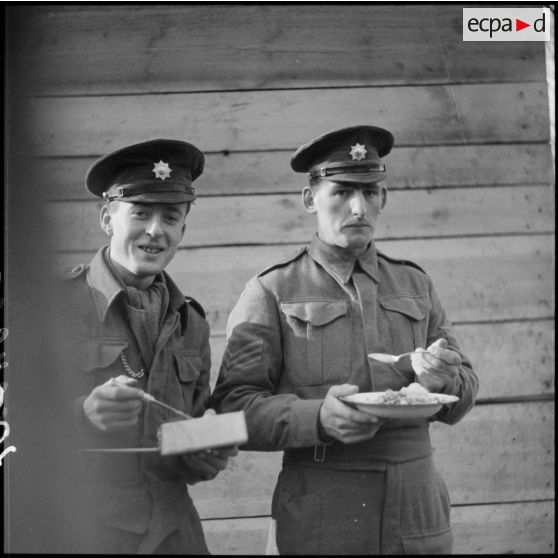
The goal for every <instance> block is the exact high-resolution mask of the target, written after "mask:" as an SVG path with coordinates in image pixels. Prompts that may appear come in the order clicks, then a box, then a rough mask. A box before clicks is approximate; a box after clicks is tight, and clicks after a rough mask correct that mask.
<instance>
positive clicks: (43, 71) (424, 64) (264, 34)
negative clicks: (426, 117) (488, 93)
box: [8, 3, 544, 94]
mask: <svg viewBox="0 0 558 558" xmlns="http://www.w3.org/2000/svg"><path fill="white" fill-rule="evenodd" d="M10 16H11V18H12V20H11V22H10V25H9V26H8V29H9V30H10V29H14V30H16V29H17V35H16V36H15V37H14V40H16V39H18V42H17V43H16V45H17V47H18V49H17V50H16V54H19V57H18V61H19V62H20V63H23V67H25V70H26V76H27V79H28V83H29V85H32V86H35V87H37V88H39V87H42V88H47V87H48V88H49V89H50V90H51V91H52V92H63V93H66V94H67V93H89V94H91V93H96V92H111V93H120V92H123V91H126V92H145V91H157V90H160V91H176V90H181V91H187V90H215V89H253V88H258V89H259V88H277V87H282V88H285V87H308V86H336V85H338V84H339V83H343V84H346V85H369V84H386V83H387V84H390V83H401V84H409V83H424V82H432V81H437V82H447V83H451V82H464V81H513V80H517V81H540V80H542V79H544V45H542V44H540V43H528V42H516V43H507V44H505V45H504V44H502V43H499V42H490V43H486V42H463V40H462V10H461V6H439V5H438V6H432V5H431V6H428V5H426V6H417V5H415V6H413V5H406V6H381V5H380V6H378V5H358V4H357V5H352V6H351V8H350V9H347V8H346V7H345V6H342V5H335V4H329V3H327V4H324V5H320V7H319V9H316V7H315V6H312V5H304V4H295V5H289V6H281V5H265V6H263V5H258V4H250V5H238V4H236V5H234V6H231V5H227V6H224V5H212V6H199V5H193V6H192V5H190V6H184V5H176V4H174V5H172V6H139V5H138V6H135V7H134V9H133V10H130V9H129V8H127V7H121V6H110V5H109V6H103V8H99V7H95V6H80V7H79V8H76V7H63V6H49V7H48V8H45V9H41V8H37V7H34V8H33V11H32V12H29V10H25V9H23V10H22V9H19V10H14V9H13V8H12V9H10V8H8V17H10Z"/></svg>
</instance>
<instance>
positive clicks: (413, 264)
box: [376, 250, 427, 275]
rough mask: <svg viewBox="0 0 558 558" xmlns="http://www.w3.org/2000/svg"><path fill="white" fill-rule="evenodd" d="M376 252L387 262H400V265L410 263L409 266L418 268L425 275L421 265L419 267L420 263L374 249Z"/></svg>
mask: <svg viewBox="0 0 558 558" xmlns="http://www.w3.org/2000/svg"><path fill="white" fill-rule="evenodd" d="M376 254H377V255H378V257H380V258H383V259H384V260H387V261H388V262H391V263H395V264H402V265H410V266H411V267H414V268H415V269H418V270H419V271H422V272H423V273H424V274H425V275H427V273H426V271H424V269H422V267H420V265H418V264H416V263H415V262H412V261H410V260H398V259H395V258H390V257H389V256H386V255H385V254H384V253H383V252H380V251H379V250H376Z"/></svg>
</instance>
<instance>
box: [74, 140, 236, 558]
mask: <svg viewBox="0 0 558 558" xmlns="http://www.w3.org/2000/svg"><path fill="white" fill-rule="evenodd" d="M203 167H204V155H203V153H202V152H201V151H200V150H199V149H197V148H196V147H195V146H193V145H191V144H189V143H186V142H184V141H178V140H167V139H156V140H152V141H147V142H142V143H139V144H135V145H131V146H129V147H126V148H124V149H120V150H118V151H115V152H113V153H110V154H109V155H106V156H105V157H102V158H101V159H99V160H98V161H97V162H96V163H95V164H94V165H93V166H92V167H91V169H90V170H89V172H88V174H87V177H86V186H87V189H88V190H89V191H90V192H91V193H92V194H94V195H96V196H98V197H99V198H101V199H104V201H105V204H104V206H103V207H102V209H101V215H100V220H101V227H102V229H103V231H104V232H105V234H106V235H107V237H108V239H109V245H108V246H105V247H103V248H101V249H100V250H99V251H98V252H97V254H96V255H95V257H94V258H93V259H92V261H91V262H90V263H89V264H88V265H79V266H75V267H73V268H71V269H68V270H67V272H66V274H65V276H64V281H63V290H64V292H63V296H64V305H65V309H66V311H65V312H64V316H65V317H66V318H67V320H68V323H67V324H65V326H66V327H67V328H68V329H69V332H68V335H70V338H71V340H72V341H71V345H70V347H71V348H72V349H73V350H72V353H73V355H74V356H73V360H72V362H73V363H74V365H73V367H72V369H70V373H69V374H68V379H69V381H71V382H72V385H73V386H74V391H73V393H74V394H75V395H76V399H75V405H74V413H75V422H76V425H77V427H78V429H77V430H78V432H77V437H78V439H79V441H80V443H81V445H82V447H84V448H86V449H87V451H83V452H80V455H81V457H82V458H83V466H82V477H83V479H85V482H86V483H87V490H88V493H89V494H90V497H89V499H88V501H87V504H86V505H88V506H90V505H91V506H92V505H93V502H94V503H95V505H94V507H95V512H96V514H95V515H96V517H95V520H94V522H93V524H92V525H91V526H90V529H91V531H90V533H87V535H89V536H87V537H86V535H85V534H84V537H86V540H87V541H89V543H88V544H91V546H90V547H88V548H86V549H85V550H84V551H85V552H88V553H89V552H93V553H103V554H105V553H106V554H120V553H124V554H130V553H132V554H133V553H144V554H145V553H163V554H207V553H208V550H207V547H206V543H205V540H204V535H203V532H202V528H201V522H200V519H199V517H198V514H197V512H196V509H195V508H194V505H193V503H192V500H191V499H190V497H189V495H188V489H187V484H193V483H195V482H198V481H203V480H208V479H212V478H214V477H215V476H216V475H217V474H218V473H219V471H221V470H223V469H224V468H225V467H226V465H227V461H228V457H229V456H231V455H234V454H235V453H236V451H237V450H236V448H225V449H221V450H212V451H211V452H198V453H189V454H181V455H172V456H161V455H160V454H159V453H158V452H157V451H152V450H153V449H155V450H156V449H157V446H158V428H159V427H160V426H161V424H162V423H164V422H169V421H172V420H176V416H173V414H172V413H171V412H170V411H168V410H167V409H166V408H161V406H155V405H149V404H146V403H144V401H143V400H142V395H143V394H144V392H147V393H149V394H150V395H152V396H153V397H154V398H155V399H158V400H159V401H161V402H164V403H165V404H167V405H170V406H171V407H174V408H175V409H177V410H178V411H180V412H182V413H186V414H189V415H192V416H194V417H198V416H201V415H203V414H204V412H205V411H206V407H207V403H208V400H209V396H210V388H209V372H210V347H209V341H208V339H209V325H208V323H207V321H206V320H205V314H204V311H203V309H202V307H201V306H200V305H199V304H198V303H197V302H196V301H195V300H193V299H191V298H185V297H184V295H183V294H182V293H181V292H180V290H179V289H178V287H177V286H176V285H175V283H174V282H173V281H172V279H171V278H170V277H169V276H168V275H167V273H166V272H165V271H164V269H165V267H166V266H167V265H168V264H169V262H170V261H171V260H172V259H173V257H174V255H175V254H176V251H177V249H178V245H179V243H180V241H181V239H182V237H183V235H184V231H185V229H186V217H187V215H188V212H189V211H190V207H191V204H192V202H193V201H194V199H195V190H194V188H193V186H192V182H193V181H194V180H196V178H198V177H199V176H200V174H201V173H202V171H203ZM115 379H116V381H115ZM209 412H210V413H213V412H214V411H212V410H210V411H209ZM84 540H85V538H84Z"/></svg>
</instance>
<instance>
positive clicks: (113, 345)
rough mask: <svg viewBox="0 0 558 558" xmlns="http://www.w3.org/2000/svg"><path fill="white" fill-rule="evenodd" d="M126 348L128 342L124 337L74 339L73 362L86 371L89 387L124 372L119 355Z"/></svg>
mask: <svg viewBox="0 0 558 558" xmlns="http://www.w3.org/2000/svg"><path fill="white" fill-rule="evenodd" d="M127 348H128V342H127V341H126V340H124V339H106V338H105V339H102V338H99V339H79V340H76V342H75V346H74V351H73V353H74V359H75V361H74V362H75V364H76V366H77V368H78V369H79V370H81V371H83V372H86V373H87V380H86V381H87V382H88V383H90V384H91V385H90V386H89V388H93V387H95V386H97V385H99V384H102V383H104V382H106V381H107V380H109V378H116V377H117V376H120V375H122V374H126V371H125V369H124V367H123V365H122V361H121V360H120V355H121V354H122V352H123V351H125V350H126V349H127Z"/></svg>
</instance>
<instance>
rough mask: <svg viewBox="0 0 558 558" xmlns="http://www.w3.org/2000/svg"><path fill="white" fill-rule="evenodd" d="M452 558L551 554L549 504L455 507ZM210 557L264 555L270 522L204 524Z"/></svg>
mask: <svg viewBox="0 0 558 558" xmlns="http://www.w3.org/2000/svg"><path fill="white" fill-rule="evenodd" d="M451 514H452V523H453V535H454V549H453V552H454V554H456V555H459V554H461V555H486V554H553V553H554V536H553V534H554V521H555V509H554V503H553V502H547V501H543V502H526V503H523V502H522V503H520V504H514V503H510V504H496V505H494V504H492V505H490V504H487V505H482V506H459V507H454V508H452V510H451ZM203 528H204V532H205V535H206V539H207V543H208V546H209V549H210V551H211V552H212V553H213V554H229V555H240V554H244V555H255V554H259V555H262V554H264V553H265V550H266V546H267V539H268V530H269V517H254V518H236V519H224V520H217V521H215V520H206V521H203Z"/></svg>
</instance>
